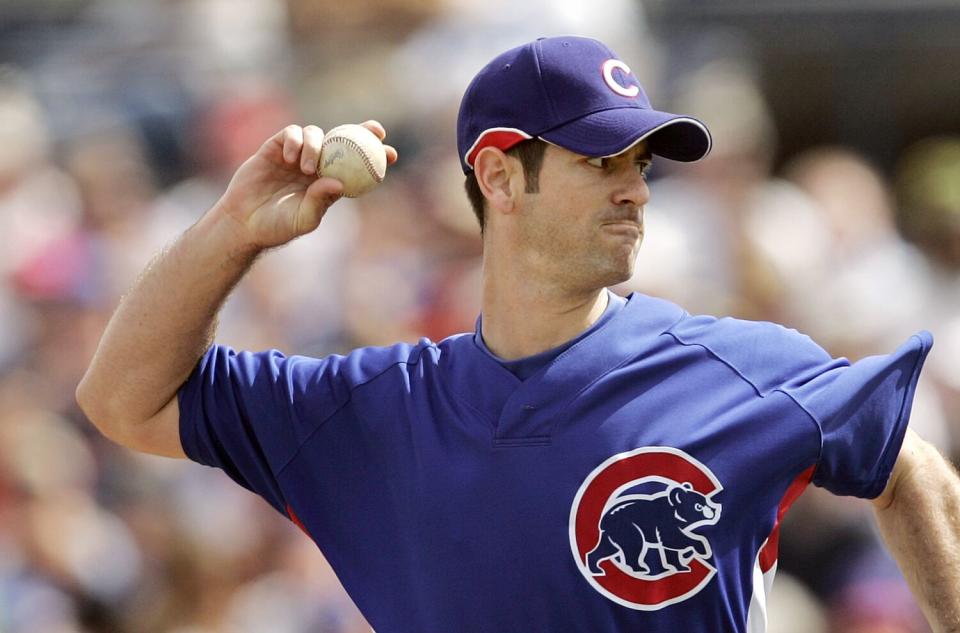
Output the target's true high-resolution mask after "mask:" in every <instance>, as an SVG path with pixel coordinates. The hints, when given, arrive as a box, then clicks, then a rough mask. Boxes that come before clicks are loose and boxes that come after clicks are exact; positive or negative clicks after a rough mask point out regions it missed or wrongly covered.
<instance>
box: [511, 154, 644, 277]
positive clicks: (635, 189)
mask: <svg viewBox="0 0 960 633" xmlns="http://www.w3.org/2000/svg"><path fill="white" fill-rule="evenodd" d="M650 160H651V157H650V152H649V150H648V148H647V144H646V142H641V143H638V144H637V145H635V146H634V147H632V148H631V149H629V150H627V151H625V152H623V153H622V154H618V155H616V156H613V157H611V158H604V159H598V158H587V157H586V156H582V155H580V154H575V153H573V152H571V151H568V150H565V149H562V148H560V147H557V146H555V145H549V146H548V147H547V150H546V154H545V155H544V158H543V167H542V169H541V171H540V178H539V185H540V186H539V192H537V193H524V194H523V197H522V199H521V213H520V217H519V236H520V241H521V252H522V253H523V255H522V256H523V257H525V258H526V260H527V262H526V263H527V264H528V265H531V266H532V267H533V269H534V270H537V271H538V272H539V273H540V274H542V275H545V276H546V278H547V279H553V280H554V281H555V283H557V284H559V285H561V286H563V287H568V288H570V289H571V290H577V291H585V290H593V289H596V288H602V287H605V286H611V285H615V284H618V283H621V282H623V281H626V280H628V279H630V277H631V276H633V268H634V264H635V262H636V258H637V252H638V250H639V248H640V242H641V241H642V239H643V206H644V205H645V204H646V203H647V200H649V198H650V190H649V189H648V188H647V182H646V176H645V171H646V170H647V169H648V167H649V165H650Z"/></svg>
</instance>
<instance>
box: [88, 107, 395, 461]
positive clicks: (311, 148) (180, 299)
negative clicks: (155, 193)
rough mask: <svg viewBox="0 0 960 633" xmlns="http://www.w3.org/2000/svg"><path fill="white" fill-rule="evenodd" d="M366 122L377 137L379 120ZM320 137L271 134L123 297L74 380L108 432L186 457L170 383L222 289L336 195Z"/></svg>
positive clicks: (133, 444) (194, 356) (318, 215)
mask: <svg viewBox="0 0 960 633" xmlns="http://www.w3.org/2000/svg"><path fill="white" fill-rule="evenodd" d="M364 125H365V126H366V127H368V128H369V129H370V130H371V131H373V132H374V133H375V134H376V135H377V136H378V137H380V138H381V139H382V138H383V137H384V135H385V132H384V130H383V127H382V126H381V125H380V124H379V123H377V122H374V121H368V122H367V123H365V124H364ZM322 142H323V131H322V130H320V129H319V128H317V127H315V126H306V127H303V128H301V127H299V126H289V127H287V128H284V129H283V130H282V131H280V132H278V133H277V134H275V135H274V136H273V137H271V138H270V139H269V140H268V141H266V142H265V143H264V144H263V145H262V146H261V147H260V149H259V150H257V152H256V154H254V155H253V156H251V157H250V158H249V159H248V160H247V161H246V162H244V163H243V165H241V166H240V168H239V169H238V170H237V172H236V174H234V177H233V179H232V180H231V181H230V185H229V186H228V187H227V190H226V192H225V193H224V194H223V197H221V198H220V200H219V201H217V203H216V204H215V205H214V206H213V207H212V208H211V209H210V210H209V211H208V212H207V213H206V214H204V216H203V217H202V218H200V220H199V221H198V222H197V223H196V224H194V225H193V226H192V227H190V228H189V229H188V230H187V231H186V232H184V233H183V235H181V236H180V237H179V238H178V239H177V240H176V241H175V242H174V243H173V244H172V245H171V246H169V247H168V248H167V249H165V250H164V251H162V252H161V253H160V254H159V255H158V256H157V257H156V258H155V259H154V260H153V261H152V262H151V263H150V265H148V266H147V268H146V270H144V272H143V274H142V275H141V276H140V278H139V279H138V280H137V282H136V283H135V284H134V286H133V288H132V289H131V290H130V291H129V292H128V293H127V294H126V296H124V298H123V299H122V300H121V301H120V305H119V307H118V308H117V310H116V311H115V312H114V314H113V316H112V317H111V319H110V322H109V323H108V324H107V327H106V330H105V331H104V334H103V337H102V338H101V340H100V344H99V346H98V347H97V351H96V353H95V354H94V357H93V360H92V361H91V363H90V366H89V367H88V368H87V371H86V374H85V375H84V376H83V379H82V380H81V381H80V384H79V385H78V387H77V402H78V403H79V404H80V407H81V409H83V411H84V413H85V414H86V415H87V417H89V418H90V420H91V421H92V422H93V423H94V424H95V425H96V426H97V428H99V429H100V431H101V432H102V433H103V434H104V435H105V436H107V437H108V438H110V439H111V440H113V441H114V442H116V443H118V444H121V445H123V446H126V447H128V448H132V449H134V450H138V451H143V452H147V453H155V454H158V455H166V456H170V457H183V456H184V454H183V449H182V448H181V444H180V433H179V419H180V416H179V410H178V406H177V390H178V389H179V387H180V386H181V385H182V384H183V382H184V381H185V380H186V379H187V377H188V376H189V375H190V372H191V371H192V370H193V367H194V366H195V365H196V363H197V361H198V360H199V358H200V357H201V356H202V355H203V353H204V352H205V351H206V349H207V348H208V347H209V346H210V343H211V342H212V341H213V336H214V333H215V331H216V318H217V313H218V312H219V310H220V307H221V306H222V305H223V303H224V301H225V300H226V298H227V295H228V294H229V293H230V291H231V289H232V288H233V287H234V286H235V285H236V283H237V282H238V281H239V280H240V279H241V278H242V277H243V275H244V274H245V273H246V272H247V270H249V268H250V266H251V265H252V264H253V262H254V260H255V259H256V258H257V256H258V255H259V254H260V253H262V252H263V251H264V250H266V249H269V248H272V247H275V246H280V245H282V244H285V243H287V242H289V241H290V240H292V239H294V238H296V237H298V236H300V235H304V234H306V233H309V232H311V231H313V230H314V229H316V228H317V226H319V224H320V220H321V219H322V218H323V215H324V213H326V211H327V209H328V208H329V207H330V205H331V204H333V203H334V202H336V200H337V199H339V197H340V194H341V192H342V186H341V184H340V182H338V181H336V180H334V179H332V178H317V175H316V162H317V159H318V156H319V153H320V146H321V144H322ZM387 156H388V162H394V161H395V160H396V156H397V154H396V151H395V150H393V148H390V147H388V148H387Z"/></svg>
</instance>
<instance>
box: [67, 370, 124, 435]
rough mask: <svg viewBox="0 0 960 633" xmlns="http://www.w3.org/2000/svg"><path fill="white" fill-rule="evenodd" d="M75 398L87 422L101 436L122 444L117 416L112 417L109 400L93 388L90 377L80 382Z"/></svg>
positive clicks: (85, 377)
mask: <svg viewBox="0 0 960 633" xmlns="http://www.w3.org/2000/svg"><path fill="white" fill-rule="evenodd" d="M74 398H75V399H76V401H77V406H78V407H80V411H82V412H83V415H84V416H85V417H86V418H87V420H89V421H90V423H91V424H92V425H93V426H94V427H96V429H97V430H98V431H100V434H101V435H103V436H104V437H105V438H107V439H108V440H110V441H111V442H116V443H118V444H120V443H122V442H120V440H119V437H120V432H119V429H120V425H119V423H118V422H117V418H116V416H114V415H112V414H111V413H110V411H109V409H110V408H109V403H108V402H107V398H105V397H104V396H103V395H102V394H100V393H98V392H97V390H96V389H95V388H94V387H93V386H91V384H90V380H89V379H88V376H84V377H83V379H81V380H80V383H79V384H77V388H76V391H75V392H74Z"/></svg>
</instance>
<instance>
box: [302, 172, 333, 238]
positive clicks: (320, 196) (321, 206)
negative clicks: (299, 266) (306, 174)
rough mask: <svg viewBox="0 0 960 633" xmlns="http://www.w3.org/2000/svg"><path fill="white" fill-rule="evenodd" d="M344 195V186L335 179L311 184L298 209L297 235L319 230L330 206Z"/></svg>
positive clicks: (319, 179)
mask: <svg viewBox="0 0 960 633" xmlns="http://www.w3.org/2000/svg"><path fill="white" fill-rule="evenodd" d="M342 195H343V184H342V183H341V182H340V181H339V180H336V179H334V178H318V179H317V180H315V181H313V182H312V183H310V186H309V187H307V190H306V191H305V192H304V194H303V200H302V201H301V202H300V208H299V209H297V234H298V235H303V234H305V233H309V232H310V231H312V230H314V229H315V228H317V227H318V226H319V225H320V220H322V219H323V216H324V215H325V214H326V212H327V209H329V208H330V205H332V204H333V203H334V202H336V201H337V200H339V199H340V197H341V196H342Z"/></svg>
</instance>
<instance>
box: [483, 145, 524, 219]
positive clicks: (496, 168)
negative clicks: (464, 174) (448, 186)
mask: <svg viewBox="0 0 960 633" xmlns="http://www.w3.org/2000/svg"><path fill="white" fill-rule="evenodd" d="M473 171H474V174H475V175H476V177H477V184H478V185H479V186H480V191H481V192H482V193H483V197H485V198H486V199H487V205H488V207H489V208H490V209H491V210H496V211H499V212H500V213H511V212H513V210H514V208H515V206H516V197H517V196H516V193H517V192H519V191H522V190H523V189H522V187H523V184H522V183H520V188H519V189H518V188H517V182H516V177H517V175H518V171H522V170H520V165H519V162H518V161H517V160H516V159H513V158H511V157H510V156H507V155H506V154H505V153H503V151H502V150H500V149H498V148H496V147H485V148H484V149H482V150H481V151H480V153H479V154H477V157H476V159H475V160H474V162H473ZM521 175H522V174H521Z"/></svg>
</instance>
